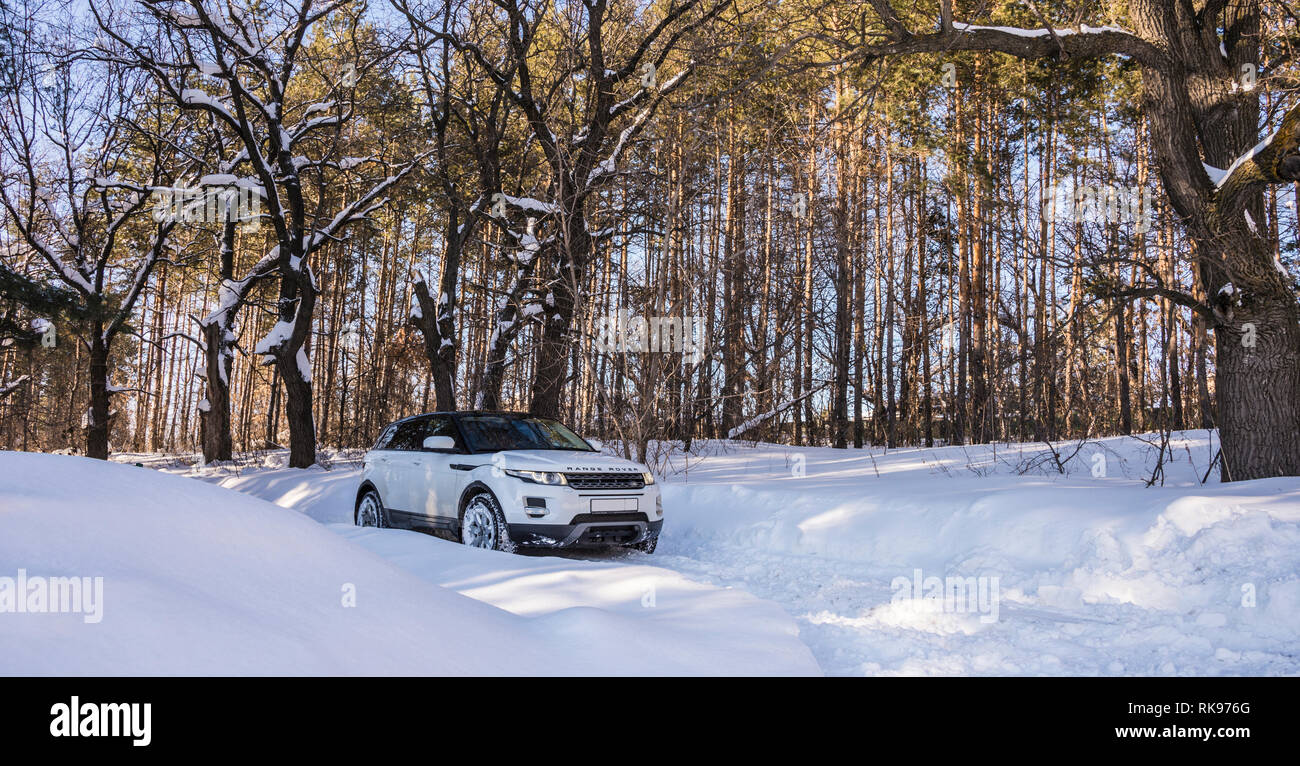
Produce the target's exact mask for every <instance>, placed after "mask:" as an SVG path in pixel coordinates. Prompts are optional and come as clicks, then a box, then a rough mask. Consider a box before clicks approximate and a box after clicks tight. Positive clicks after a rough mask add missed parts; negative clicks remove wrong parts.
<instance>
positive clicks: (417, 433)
mask: <svg viewBox="0 0 1300 766" xmlns="http://www.w3.org/2000/svg"><path fill="white" fill-rule="evenodd" d="M426 422H427V421H426V420H424V419H423V418H420V419H417V420H404V421H402V422H401V423H398V424H397V431H396V433H394V434H393V440H392V442H390V443H389V445H388V449H394V450H404V451H415V450H418V449H421V448H422V447H423V446H424V429H425V425H426Z"/></svg>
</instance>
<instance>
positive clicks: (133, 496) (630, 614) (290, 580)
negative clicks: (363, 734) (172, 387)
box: [0, 452, 817, 675]
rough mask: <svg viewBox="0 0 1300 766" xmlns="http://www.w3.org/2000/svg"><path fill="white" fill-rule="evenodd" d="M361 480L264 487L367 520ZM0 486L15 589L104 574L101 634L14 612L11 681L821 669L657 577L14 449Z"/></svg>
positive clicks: (683, 582)
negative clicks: (372, 524)
mask: <svg viewBox="0 0 1300 766" xmlns="http://www.w3.org/2000/svg"><path fill="white" fill-rule="evenodd" d="M202 470H204V471H221V470H223V469H221V468H218V467H213V466H209V467H207V468H204V469H202ZM347 473H348V472H346V471H339V472H325V471H321V470H319V469H312V470H307V471H292V473H291V478H286V477H284V476H282V475H281V474H283V471H280V472H276V471H270V472H264V473H261V474H258V475H256V478H257V479H259V480H261V481H263V482H266V483H269V484H271V485H275V484H277V483H278V484H279V485H280V486H281V487H282V488H283V487H284V485H285V484H294V485H296V486H298V487H314V488H315V489H316V490H318V491H320V493H321V494H320V495H318V497H320V498H327V497H332V498H333V499H334V500H335V503H334V504H333V505H332V506H331V507H330V512H333V511H336V510H338V508H337V507H335V506H339V505H340V502H341V503H342V507H343V509H344V510H345V511H346V510H347V508H349V507H350V504H349V503H347V502H346V501H350V499H351V497H350V496H351V493H352V492H354V491H355V475H353V476H351V477H350V478H351V479H352V481H345V480H344V479H345V477H347ZM70 474H75V475H76V476H77V477H78V480H77V481H76V482H68V481H66V477H67V476H68V475H70ZM0 477H2V480H0V519H3V522H2V523H3V529H4V534H3V535H0V577H5V576H8V577H10V578H16V577H17V575H18V574H19V570H20V569H21V570H22V571H23V573H25V575H26V576H27V577H29V578H30V577H56V576H60V577H63V576H66V577H90V578H94V577H102V578H103V580H102V588H103V597H102V600H101V601H100V602H99V604H98V606H99V618H100V619H99V622H97V623H94V624H89V623H87V622H85V621H83V618H84V616H85V615H83V614H81V613H57V614H34V613H29V614H22V615H11V614H6V615H5V623H4V624H5V631H4V632H3V633H0V674H13V673H22V674H75V675H83V674H84V675H109V674H111V675H121V674H128V675H130V674H142V675H143V674H187V675H227V674H248V675H261V674H276V675H279V674H286V675H299V674H327V675H348V674H364V675H389V674H438V675H443V674H447V675H507V674H508V675H555V674H558V675H627V674H724V675H726V674H757V673H764V674H767V673H775V674H783V675H785V674H810V673H816V672H817V666H816V663H815V662H814V661H813V659H812V657H811V655H810V654H809V653H808V651H807V649H806V648H805V647H804V646H803V645H802V644H801V643H799V641H798V640H797V639H796V638H795V628H794V624H793V622H792V621H791V620H790V619H789V618H788V617H786V616H785V614H784V613H782V611H781V610H780V609H779V608H778V607H776V606H775V605H773V604H771V603H768V602H763V601H759V600H758V599H755V598H753V597H752V596H749V595H747V594H745V593H743V592H740V591H734V590H726V589H721V588H716V587H712V586H709V585H705V584H701V583H698V582H693V581H690V580H688V579H686V578H683V577H681V576H680V575H677V574H675V573H673V572H670V571H667V570H662V569H659V568H656V567H651V566H640V565H634V566H623V565H619V564H601V563H591V562H581V561H567V560H563V559H530V558H527V557H515V556H511V555H509V554H503V553H495V552H490V551H478V550H472V549H466V548H463V547H461V546H458V545H455V544H453V543H448V542H446V541H443V540H438V539H436V538H432V537H428V536H425V535H421V534H419V533H415V532H401V531H396V530H360V529H356V528H354V527H351V526H346V527H333V528H331V527H326V526H323V525H322V524H320V523H318V522H317V521H315V520H313V519H312V518H309V517H308V516H306V515H304V514H302V513H298V512H295V511H291V510H287V509H284V508H281V507H278V506H276V505H275V504H272V503H269V502H266V501H264V500H260V499H257V498H254V497H250V496H249V495H247V494H241V493H239V492H233V491H230V490H228V489H223V488H221V487H218V486H213V485H212V484H209V483H205V482H201V481H194V480H192V479H189V478H184V477H180V476H169V475H167V474H165V473H161V472H158V471H152V470H148V469H145V468H137V467H134V466H131V465H121V464H114V463H104V462H100V461H94V460H89V459H85V458H77V457H68V456H56V455H41V454H32V453H14V452H0ZM277 479H279V481H277ZM268 480H269V481H268ZM264 488H265V487H264ZM268 491H269V490H268ZM92 499H93V502H90V501H91V500H92ZM331 529H334V530H336V531H337V532H338V533H337V534H336V533H335V532H334V531H331ZM443 583H447V584H446V585H444V584H443ZM458 590H462V591H465V592H467V593H470V594H471V595H463V594H462V593H459V592H457V591H458ZM350 598H351V599H354V601H352V603H354V604H355V605H354V606H348V605H347V603H348V602H349V599H350ZM0 604H3V602H2V601H0Z"/></svg>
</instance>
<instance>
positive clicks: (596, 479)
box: [564, 473, 645, 489]
mask: <svg viewBox="0 0 1300 766" xmlns="http://www.w3.org/2000/svg"><path fill="white" fill-rule="evenodd" d="M564 478H565V479H567V480H568V481H569V486H570V487H573V488H574V489H642V488H644V487H645V478H644V477H642V476H641V474H639V473H566V474H564Z"/></svg>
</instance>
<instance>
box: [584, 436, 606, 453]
mask: <svg viewBox="0 0 1300 766" xmlns="http://www.w3.org/2000/svg"><path fill="white" fill-rule="evenodd" d="M583 441H585V442H587V443H588V444H590V445H591V447H592V449H594V450H596V451H597V452H599V451H600V450H602V449H604V448H605V445H604V444H603V443H601V441H600V439H588V438H586V437H583Z"/></svg>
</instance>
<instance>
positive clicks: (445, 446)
mask: <svg viewBox="0 0 1300 766" xmlns="http://www.w3.org/2000/svg"><path fill="white" fill-rule="evenodd" d="M424 448H425V449H431V450H449V449H456V440H455V439H453V438H451V437H450V436H430V437H428V438H427V439H425V440H424Z"/></svg>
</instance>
